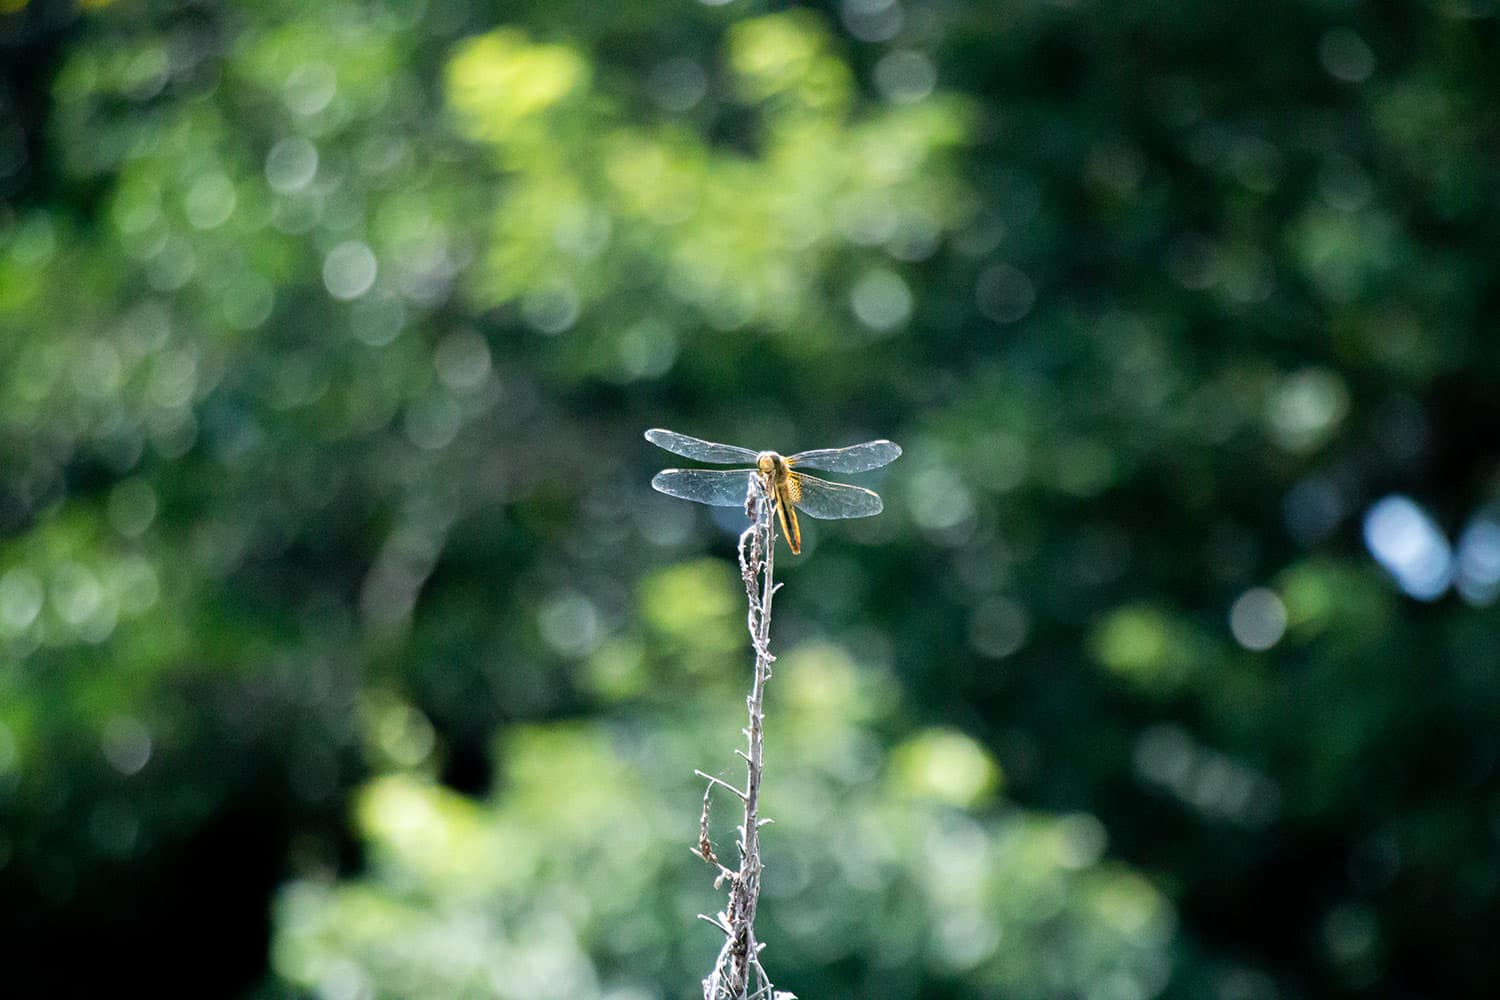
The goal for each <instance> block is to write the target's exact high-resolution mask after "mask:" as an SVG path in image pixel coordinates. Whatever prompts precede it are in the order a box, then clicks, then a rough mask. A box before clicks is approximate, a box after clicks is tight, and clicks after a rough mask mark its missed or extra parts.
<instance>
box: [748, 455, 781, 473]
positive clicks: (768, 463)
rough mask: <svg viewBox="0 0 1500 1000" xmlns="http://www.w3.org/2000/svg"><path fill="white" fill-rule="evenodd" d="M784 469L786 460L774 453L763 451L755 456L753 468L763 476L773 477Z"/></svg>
mask: <svg viewBox="0 0 1500 1000" xmlns="http://www.w3.org/2000/svg"><path fill="white" fill-rule="evenodd" d="M785 467H786V459H784V458H782V457H781V456H780V455H778V454H776V453H775V452H774V451H763V452H761V453H760V454H759V455H757V456H755V468H756V469H757V471H759V472H760V474H761V475H763V476H774V475H776V474H777V473H778V472H780V471H781V470H782V469H783V468H785Z"/></svg>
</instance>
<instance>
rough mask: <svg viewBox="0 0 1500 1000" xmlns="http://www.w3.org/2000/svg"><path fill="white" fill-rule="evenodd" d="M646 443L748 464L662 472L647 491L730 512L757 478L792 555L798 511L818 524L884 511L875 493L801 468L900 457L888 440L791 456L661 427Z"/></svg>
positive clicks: (798, 533)
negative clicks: (737, 466) (831, 480)
mask: <svg viewBox="0 0 1500 1000" xmlns="http://www.w3.org/2000/svg"><path fill="white" fill-rule="evenodd" d="M646 440H647V441H650V442H651V443H652V444H654V445H656V446H657V447H658V448H664V449H665V450H667V451H670V452H671V453H672V454H674V455H681V456H683V457H684V458H691V459H695V460H697V461H699V462H707V463H709V464H711V465H748V466H750V468H745V469H664V470H663V471H661V472H658V473H657V474H656V475H655V476H654V477H653V478H652V480H651V486H652V487H653V488H654V489H656V490H657V491H658V492H660V493H665V494H666V495H667V496H672V497H680V498H681V499H683V500H692V501H693V502H695V503H706V504H708V505H710V506H712V507H735V506H738V505H740V504H743V503H744V502H745V499H746V496H747V495H748V493H749V490H750V483H751V477H752V476H756V477H759V479H760V483H761V486H762V487H763V489H764V490H765V494H766V496H768V497H770V499H771V502H772V504H773V506H774V507H775V509H776V517H777V519H778V520H780V522H781V534H782V535H783V537H785V538H786V540H787V544H788V545H789V546H791V549H792V554H793V555H797V554H799V553H801V551H802V527H801V525H799V524H798V523H797V511H798V510H800V511H802V513H804V514H806V515H807V516H808V517H814V518H818V519H820V520H837V519H839V518H845V517H870V516H872V515H875V514H879V513H880V512H881V510H882V509H883V508H884V504H882V503H881V501H880V494H878V493H876V492H875V491H873V490H867V489H865V488H864V487H862V486H850V485H848V484H846V483H830V482H829V481H828V480H826V479H819V478H817V477H816V476H809V475H808V474H807V473H805V472H802V471H800V470H801V469H818V470H821V471H824V472H869V471H870V470H871V469H878V468H880V467H881V466H883V465H889V464H890V463H892V462H894V461H895V460H896V459H897V458H899V457H900V456H901V446H900V445H898V444H895V443H894V442H891V441H883V440H882V441H866V442H865V443H864V444H856V445H851V446H850V447H848V448H815V449H813V450H812V451H802V452H798V453H797V454H795V455H786V456H783V455H779V454H777V453H776V452H774V451H751V450H750V449H749V448H739V447H736V446H735V445H732V444H715V443H714V442H712V441H704V440H702V439H700V438H695V437H689V436H687V435H686V434H678V433H677V432H676V431H669V430H663V429H662V428H660V427H657V428H653V429H652V430H649V431H647V432H646Z"/></svg>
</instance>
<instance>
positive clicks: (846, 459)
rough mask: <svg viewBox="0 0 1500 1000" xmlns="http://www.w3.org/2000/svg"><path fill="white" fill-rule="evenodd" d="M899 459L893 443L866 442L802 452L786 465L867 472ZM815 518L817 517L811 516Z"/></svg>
mask: <svg viewBox="0 0 1500 1000" xmlns="http://www.w3.org/2000/svg"><path fill="white" fill-rule="evenodd" d="M900 457H901V446H900V445H899V444H896V443H895V442H894V441H866V442H865V443H864V444H856V445H850V446H849V447H848V448H819V449H817V450H816V451H804V452H801V453H800V454H796V455H793V456H792V457H791V458H789V459H787V460H786V461H787V464H788V465H800V466H802V467H804V468H808V469H822V470H823V471H824V472H869V471H870V470H871V469H878V468H880V467H881V466H882V465H890V464H891V463H892V462H894V461H895V460H896V459H898V458H900ZM813 516H814V517H816V516H817V515H813Z"/></svg>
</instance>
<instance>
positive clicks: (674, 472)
mask: <svg viewBox="0 0 1500 1000" xmlns="http://www.w3.org/2000/svg"><path fill="white" fill-rule="evenodd" d="M751 475H753V473H752V472H751V471H750V470H749V469H665V470H663V471H661V472H658V473H657V474H656V475H655V476H654V477H652V479H651V487H652V489H654V490H656V491H657V492H658V493H665V494H666V495H667V496H669V497H681V498H682V499H683V500H691V501H693V502H694V503H706V504H708V505H709V506H712V507H739V506H743V505H744V503H745V496H746V494H748V493H749V491H750V477H751Z"/></svg>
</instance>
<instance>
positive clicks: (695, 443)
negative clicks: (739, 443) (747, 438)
mask: <svg viewBox="0 0 1500 1000" xmlns="http://www.w3.org/2000/svg"><path fill="white" fill-rule="evenodd" d="M646 440H647V441H650V442H651V443H652V444H654V445H656V446H657V447H658V448H665V449H666V450H667V451H670V452H671V453H672V454H674V455H681V456H682V457H683V458H694V459H697V460H698V461H700V462H712V463H713V464H715V465H739V464H742V463H751V464H753V463H754V462H755V452H753V451H751V450H750V449H749V448H736V447H735V446H734V445H732V444H714V443H713V442H712V441H704V440H701V439H699V438H695V437H688V436H687V435H686V434H678V433H677V432H676V431H667V430H662V429H661V428H660V427H653V428H652V429H651V430H649V431H647V432H646Z"/></svg>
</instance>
